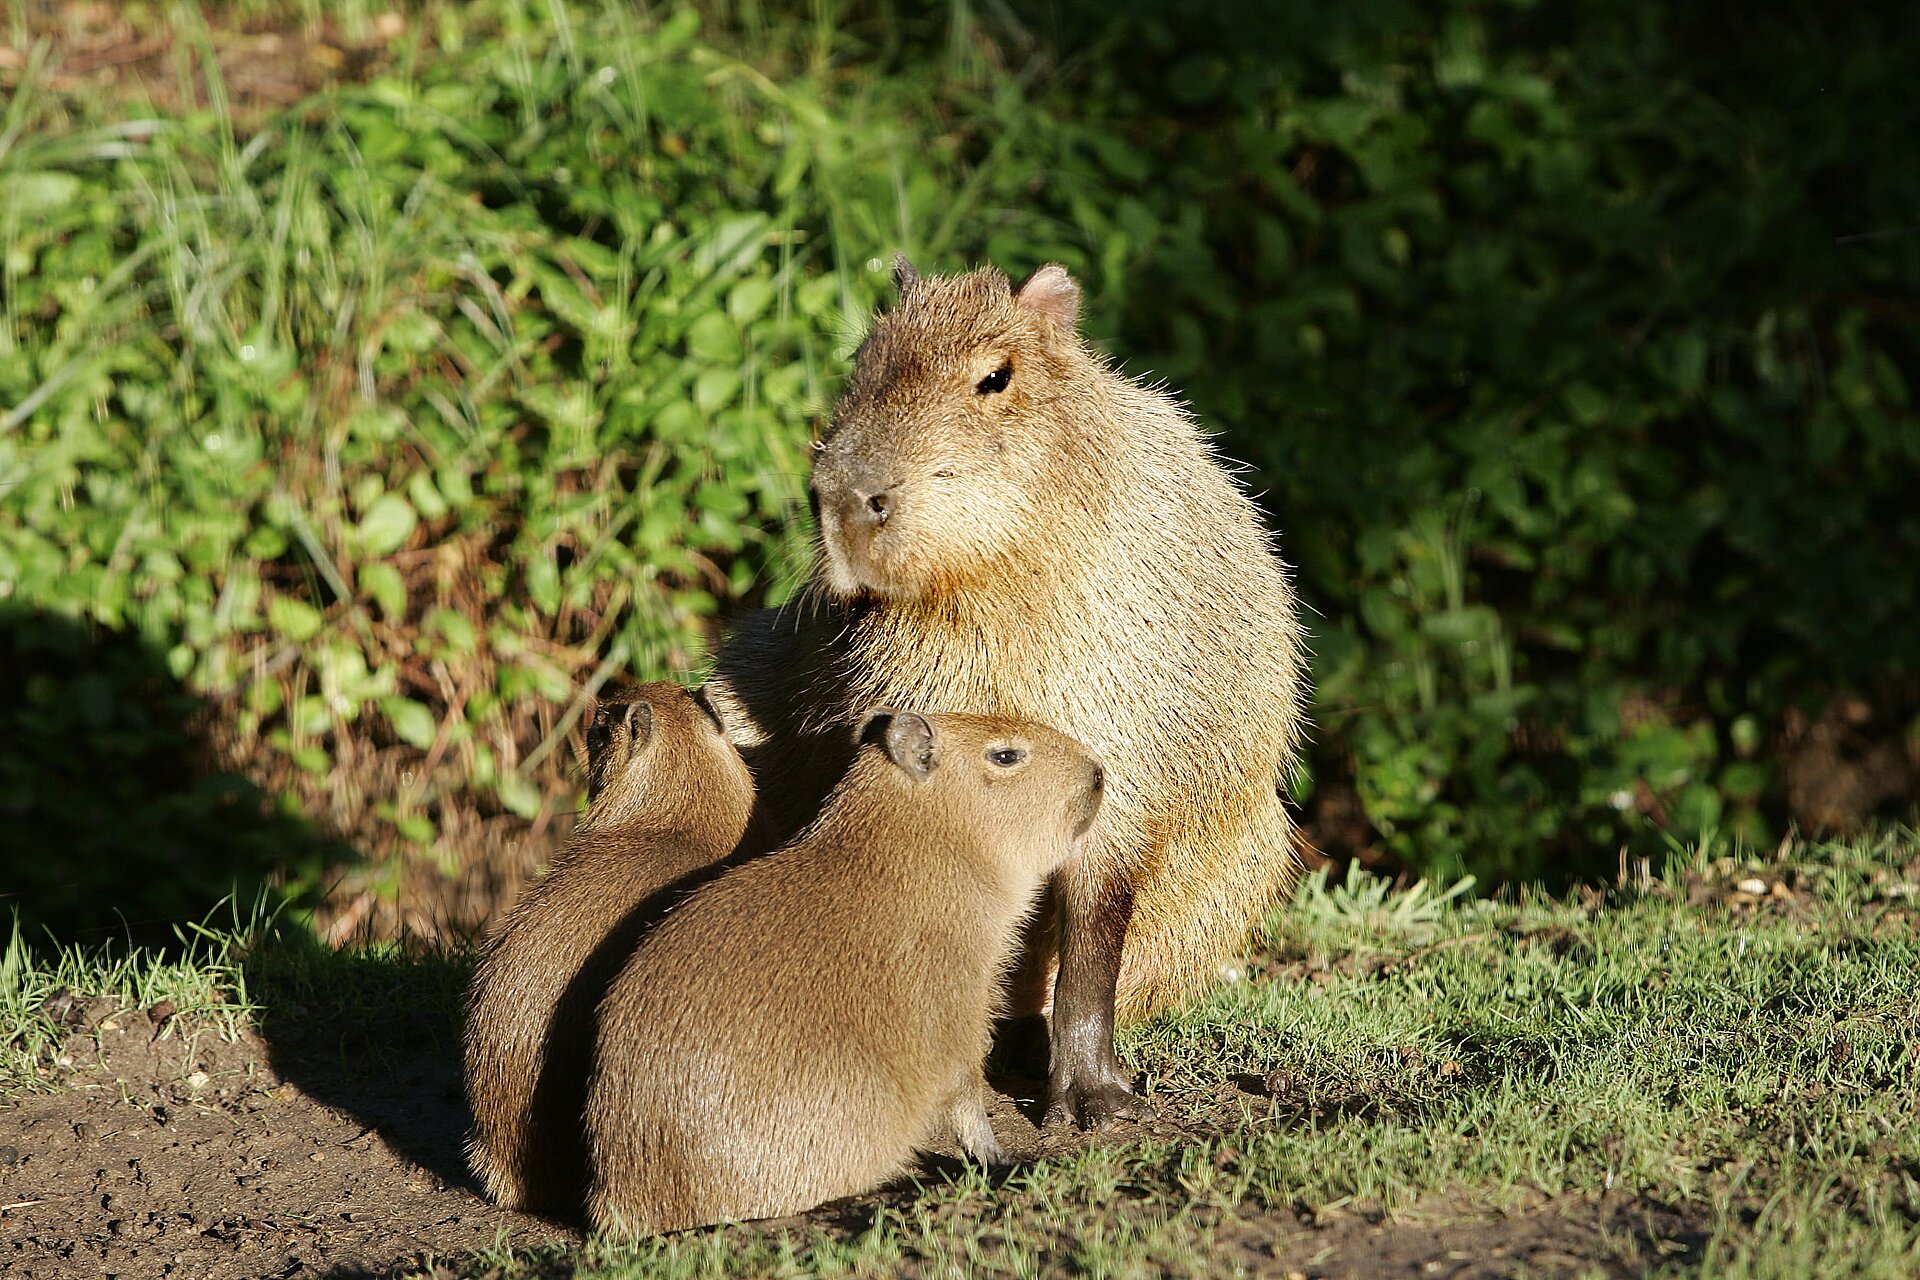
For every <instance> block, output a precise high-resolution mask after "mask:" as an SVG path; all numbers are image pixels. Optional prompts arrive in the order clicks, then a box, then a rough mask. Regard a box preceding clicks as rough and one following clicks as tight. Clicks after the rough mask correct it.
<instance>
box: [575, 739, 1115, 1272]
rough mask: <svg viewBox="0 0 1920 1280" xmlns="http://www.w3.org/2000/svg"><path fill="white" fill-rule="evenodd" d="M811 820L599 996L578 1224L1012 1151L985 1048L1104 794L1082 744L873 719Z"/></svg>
mask: <svg viewBox="0 0 1920 1280" xmlns="http://www.w3.org/2000/svg"><path fill="white" fill-rule="evenodd" d="M862 738H863V740H864V743H865V745H864V746H862V747H861V748H860V749H859V751H858V754H857V755H856V757H855V759H854V761H853V764H852V766H851V768H850V769H849V770H848V772H847V774H846V776H845V778H844V779H843V780H842V781H841V783H840V785H839V786H838V787H837V788H836V789H835V790H834V791H833V793H832V794H831V795H830V796H829V797H828V799H827V801H826V804H825V807H824V808H823V809H822V810H821V812H820V815H819V818H818V820H817V821H815V822H814V823H813V824H812V825H811V826H809V827H808V828H807V830H806V831H805V832H804V833H803V834H802V835H800V836H799V837H798V838H797V839H796V840H794V841H793V842H792V843H790V844H788V845H786V846H785V847H783V848H780V849H777V850H775V851H773V852H772V853H769V854H767V855H765V856H763V857H760V858H756V859H754V860H752V861H750V862H746V863H743V864H740V865H737V866H734V867H732V868H731V869H729V870H728V871H726V872H725V873H724V874H723V875H722V876H720V878H719V879H718V880H716V881H714V882H712V883H710V884H708V885H707V886H705V887H704V888H701V889H699V890H697V891H696V892H694V893H693V894H692V895H691V896H689V897H688V898H686V899H685V900H684V901H683V902H682V903H681V904H680V905H679V906H677V907H676V908H675V909H674V911H673V912H672V914H671V915H669V916H668V917H667V918H666V919H665V920H664V921H663V922H662V923H661V924H660V925H659V926H658V927H657V928H655V929H654V930H653V931H652V932H651V933H649V934H648V935H647V937H646V939H645V940H644V941H642V942H641V944H640V946H639V949H638V950H637V951H636V952H635V953H634V956H633V959H632V960H631V961H630V962H629V963H628V964H627V967H626V968H625V969H623V970H622V971H621V973H620V975H619V976H618V977H617V978H616V979H615V980H614V982H613V985H612V987H611V988H610V989H609V990H608V992H607V997H606V1000H605V1002H604V1003H603V1004H602V1005H601V1007H600V1017H599V1023H600V1030H599V1037H598V1040H597V1042H596V1044H595V1048H594V1065H593V1076H592V1081H591V1083H590V1085H589V1086H588V1091H587V1108H586V1118H587V1132H588V1146H589V1151H590V1163H591V1166H592V1174H591V1183H590V1189H589V1193H588V1219H589V1221H590V1222H592V1224H593V1225H594V1226H595V1227H597V1228H599V1229H600V1230H603V1231H608V1232H613V1233H617V1234H620V1235H626V1236H639V1235H649V1234H652V1233H655V1232H660V1231H673V1230H678V1229H680V1228H682V1227H692V1226H699V1225H703V1224H706V1223H712V1222H720V1221H725V1220H729V1219H735V1220H738V1219H746V1218H766V1217H776V1216H779V1215H782V1214H788V1213H797V1212H799V1211H801V1210H804V1209H807V1208H811V1207H812V1206H814V1205H816V1204H819V1203H821V1202H822V1201H825V1200H830V1199H834V1198H836V1197H838V1196H844V1195H852V1194H855V1193H857V1192H861V1191H865V1190H868V1189H869V1188H872V1187H874V1186H877V1185H879V1184H880V1183H882V1182H884V1181H886V1180H887V1179H888V1178H889V1177H891V1176H893V1175H894V1174H895V1173H896V1172H898V1171H899V1170H900V1169H901V1167H902V1166H903V1165H904V1164H905V1163H906V1162H907V1161H908V1160H909V1159H910V1158H911V1156H912V1155H913V1153H914V1151H915V1150H916V1149H917V1148H919V1147H922V1146H924V1145H926V1144H927V1143H928V1142H929V1141H931V1140H934V1139H936V1138H938V1137H940V1136H942V1135H943V1134H944V1133H948V1132H952V1133H957V1134H958V1136H959V1138H960V1140H961V1144H962V1146H963V1147H964V1148H965V1149H966V1150H967V1151H968V1152H969V1153H970V1154H972V1155H974V1156H975V1157H977V1158H982V1159H993V1158H995V1157H997V1155H998V1152H999V1148H998V1145H997V1144H996V1143H995V1141H994V1137H993V1130H992V1127H991V1126H990V1125H989V1124H988V1122H987V1116H986V1110H985V1105H984V1100H983V1098H982V1096H981V1087H982V1086H981V1078H980V1068H981V1061H982V1059H983V1058H984V1056H985V1054H986V1051H987V1048H988V1042H989V1039H990V1037H991V1034H992V1021H993V1016H994V1011H995V1008H996V1005H997V1001H998V998H999V995H1000V992H1001V986H1002V979H1003V975H1004V970H1005V967H1006V965H1007V964H1008V962H1009V961H1010V960H1011V959H1012V957H1013V953H1014V950H1015V948H1016V947H1017V946H1018V944H1019V939H1020V933H1021V929H1022V926H1023V924H1024V923H1025V921H1026V918H1027V916H1028V915H1029V914H1030V912H1031V911H1032V909H1033V907H1034V905H1035V902H1036V900H1037V899H1038V897H1039V895H1040V892H1041V889H1042V886H1043V885H1044V884H1045V882H1046V879H1047V877H1048V876H1049V875H1051V874H1052V873H1053V872H1054V870H1055V869H1056V868H1057V867H1059V866H1060V865H1061V863H1062V861H1063V860H1064V859H1066V858H1068V857H1069V855H1070V854H1071V852H1072V850H1073V847H1074V842H1075V840H1076V838H1077V837H1078V836H1079V835H1081V834H1082V833H1084V832H1085V831H1086V830H1087V827H1088V825H1089V824H1090V823H1091V822H1092V821H1093V819H1094V816H1095V814H1096V813H1097V812H1098V810H1099V806H1100V793H1101V772H1100V768H1099V766H1098V764H1097V763H1096V762H1095V761H1094V759H1093V757H1092V755H1091V754H1089V753H1088V752H1087V751H1086V749H1085V748H1083V747H1082V746H1080V745H1079V744H1078V743H1076V742H1074V741H1072V740H1071V739H1069V738H1066V737H1064V736H1063V735H1061V734H1058V733H1055V732H1053V731H1052V730H1050V729H1045V728H1041V727H1039V726H1037V725H1032V724H1026V723H1022V722H1019V721H1012V720H1005V719H989V718H985V717H980V716H963V715H939V714H928V715H925V716H921V715H916V714H914V713H911V712H902V713H899V714H894V715H880V716H876V717H875V718H874V719H873V720H871V721H870V722H869V723H868V726H867V729H866V731H865V732H864V733H863V734H862Z"/></svg>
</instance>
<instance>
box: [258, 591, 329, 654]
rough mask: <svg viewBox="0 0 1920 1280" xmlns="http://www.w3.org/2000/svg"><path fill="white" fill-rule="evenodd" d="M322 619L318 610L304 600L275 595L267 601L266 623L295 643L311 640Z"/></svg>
mask: <svg viewBox="0 0 1920 1280" xmlns="http://www.w3.org/2000/svg"><path fill="white" fill-rule="evenodd" d="M322 621H323V618H322V615H321V613H320V611H319V610H318V609H316V608H314V607H313V606H312V605H310V604H308V603H307V602H306V601H304V600H296V599H294V598H293V597H292V596H279V595H277V596H275V597H273V599H271V600H269V601H267V625H268V626H270V627H272V628H273V630H274V632H275V633H276V634H277V635H280V636H283V637H285V638H286V639H288V640H291V641H293V642H294V643H295V644H299V643H301V642H303V641H306V640H311V639H312V638H313V637H314V635H315V633H317V632H318V631H319V630H320V624H321V622H322Z"/></svg>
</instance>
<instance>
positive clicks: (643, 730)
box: [587, 698, 653, 804]
mask: <svg viewBox="0 0 1920 1280" xmlns="http://www.w3.org/2000/svg"><path fill="white" fill-rule="evenodd" d="M652 739H653V704H652V703H650V702H647V701H645V700H644V699H641V698H635V699H633V700H632V701H626V700H624V699H619V698H610V699H607V700H605V701H603V702H601V703H600V705H599V706H597V707H595V708H594V709H593V719H592V720H591V721H590V722H589V723H588V724H587V803H588V804H592V803H593V802H594V801H595V800H597V799H599V798H600V793H601V792H602V791H603V790H605V789H606V786H607V783H609V782H611V781H612V780H613V778H614V776H615V775H616V774H618V773H619V772H620V770H621V769H622V768H623V767H625V765H626V762H627V761H629V760H631V759H633V753H634V752H636V751H639V750H641V749H642V748H643V747H645V746H646V745H647V743H648V742H650V741H652Z"/></svg>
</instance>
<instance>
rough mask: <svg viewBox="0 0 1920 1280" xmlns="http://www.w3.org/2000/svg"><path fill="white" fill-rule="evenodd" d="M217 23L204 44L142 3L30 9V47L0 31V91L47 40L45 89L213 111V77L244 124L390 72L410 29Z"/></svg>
mask: <svg viewBox="0 0 1920 1280" xmlns="http://www.w3.org/2000/svg"><path fill="white" fill-rule="evenodd" d="M210 16H211V18H212V22H211V23H210V24H209V26H208V27H207V29H206V31H205V35H204V40H201V39H198V38H196V36H195V34H194V33H193V32H192V31H190V30H187V29H184V28H182V27H181V26H180V25H179V24H177V23H176V22H174V21H173V20H172V18H171V17H170V16H166V15H164V14H163V13H162V12H147V11H146V10H144V9H142V8H140V7H137V6H122V5H119V4H104V3H99V0H68V2H67V3H49V2H47V0H41V2H39V3H32V2H30V3H28V4H27V5H26V11H25V13H24V15H23V17H24V20H25V26H26V31H27V34H28V37H29V38H28V41H27V42H26V43H25V45H24V46H23V47H21V48H12V47H9V46H8V45H7V44H6V43H5V42H4V33H0V85H6V86H8V87H12V86H14V85H16V84H17V83H18V82H19V80H20V79H21V77H22V76H23V75H24V74H25V71H26V68H27V66H28V64H29V63H30V61H31V60H32V48H33V43H34V42H35V41H44V42H45V43H46V45H47V47H48V53H49V60H48V71H49V74H48V75H47V78H46V81H45V83H46V86H47V87H48V88H50V89H52V90H53V91H54V92H55V93H62V94H85V95H88V96H90V97H95V98H110V99H114V100H118V101H124V102H130V103H132V102H142V103H150V104H152V105H153V106H155V107H157V108H159V109H161V110H164V111H168V112H175V113H177V112H180V111H183V110H191V109H193V108H196V107H204V106H207V105H208V94H209V87H208V81H209V73H212V75H213V76H214V78H216V79H217V82H218V84H219V86H220V91H221V93H222V95H223V96H224V98H225V100H226V103H227V106H228V108H229V109H230V110H231V111H232V113H233V115H234V117H235V119H236V121H237V122H238V123H240V124H241V125H242V126H246V125H249V124H252V123H254V122H256V121H257V120H258V119H260V118H263V117H264V116H265V115H266V114H268V113H270V112H271V111H273V110H276V109H279V108H283V107H288V106H292V105H293V104H295V103H297V102H300V101H301V100H302V99H304V98H307V97H308V96H310V95H312V94H314V93H317V92H319V91H320V90H321V89H324V88H326V87H327V86H329V85H333V84H339V83H349V84H357V83H363V82H365V81H367V80H369V79H371V78H372V77H373V76H374V75H375V74H377V73H378V72H379V71H380V70H381V68H382V67H383V66H384V65H385V63H386V61H387V59H388V57H389V53H390V50H389V44H390V43H391V42H394V41H397V40H399V39H400V38H402V37H403V36H404V35H405V34H406V32H407V21H406V18H405V16H404V15H403V14H401V13H398V12H388V13H382V14H378V15H377V16H375V17H374V18H373V19H372V21H371V22H370V23H368V24H367V26H368V31H367V34H366V36H365V37H363V38H360V39H354V38H351V37H349V36H347V35H345V34H343V33H342V32H341V31H339V30H338V29H336V28H334V27H333V26H331V25H313V26H311V27H310V28H308V27H303V26H300V25H294V24H276V23H271V22H258V21H232V20H231V17H232V15H227V14H225V13H221V12H218V11H216V12H215V13H214V14H212V15H210ZM183 54H184V55H186V56H187V58H188V59H191V60H196V65H195V69H194V70H193V71H192V72H184V71H183V67H184V66H185V65H186V64H185V63H184V62H183V60H182V55H183ZM209 55H210V58H211V61H212V63H213V66H211V67H199V66H198V65H197V60H198V59H200V58H202V57H207V56H209Z"/></svg>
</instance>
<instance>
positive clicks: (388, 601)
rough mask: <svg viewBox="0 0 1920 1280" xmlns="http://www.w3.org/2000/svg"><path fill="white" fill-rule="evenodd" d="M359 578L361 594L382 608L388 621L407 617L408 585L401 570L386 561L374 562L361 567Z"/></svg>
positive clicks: (381, 610)
mask: <svg viewBox="0 0 1920 1280" xmlns="http://www.w3.org/2000/svg"><path fill="white" fill-rule="evenodd" d="M358 578H359V583H360V590H361V592H362V593H364V594H365V595H366V597H367V598H368V599H369V600H372V601H373V602H374V603H375V604H377V605H379V606H380V612H381V614H382V615H383V616H384V617H385V618H386V619H387V621H389V622H398V621H399V620H400V619H402V618H404V617H406V614H407V584H406V581H405V580H404V579H402V578H401V576H400V570H398V569H397V568H395V567H394V566H393V565H391V564H388V563H387V562H385V561H384V560H374V561H370V562H368V563H366V564H363V565H361V566H360V568H359V571H358Z"/></svg>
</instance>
